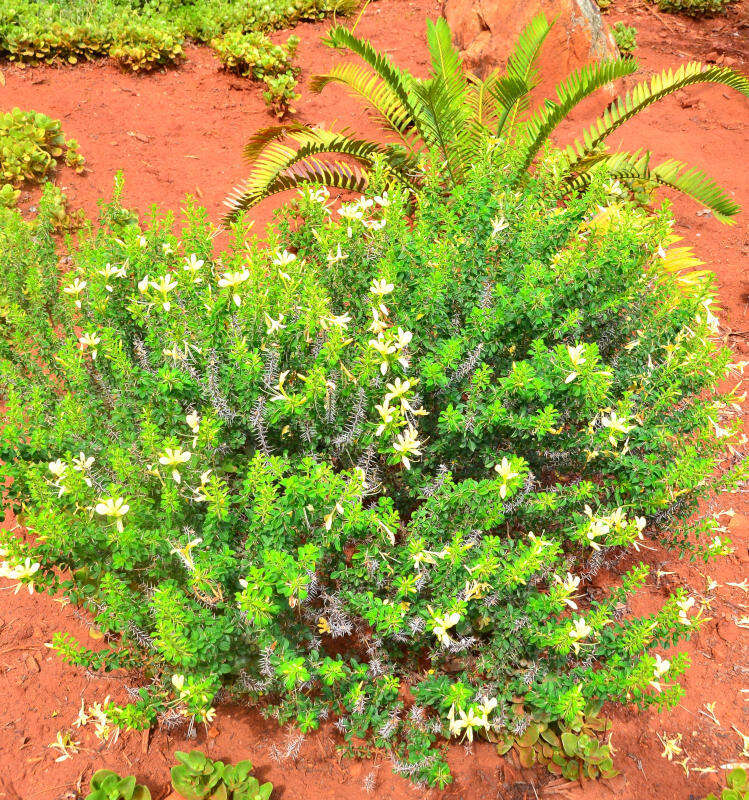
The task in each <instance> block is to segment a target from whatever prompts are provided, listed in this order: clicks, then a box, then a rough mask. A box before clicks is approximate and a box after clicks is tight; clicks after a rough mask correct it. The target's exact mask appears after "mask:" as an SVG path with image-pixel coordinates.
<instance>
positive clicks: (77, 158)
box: [0, 108, 85, 208]
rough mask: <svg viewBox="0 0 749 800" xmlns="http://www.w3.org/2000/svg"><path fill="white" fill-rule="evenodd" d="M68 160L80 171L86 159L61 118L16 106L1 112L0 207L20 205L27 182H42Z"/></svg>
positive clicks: (68, 162)
mask: <svg viewBox="0 0 749 800" xmlns="http://www.w3.org/2000/svg"><path fill="white" fill-rule="evenodd" d="M61 161H64V162H65V164H67V165H68V166H69V167H72V168H73V169H74V170H75V171H76V172H82V171H83V170H84V166H85V161H84V158H83V156H82V155H81V154H80V152H79V151H78V142H76V140H75V139H66V138H65V135H64V134H63V131H62V126H61V124H60V122H59V120H55V119H51V118H50V117H48V116H46V115H45V114H40V113H38V112H36V111H22V110H21V109H20V108H14V109H13V110H12V111H8V112H6V113H4V114H0V208H10V207H12V206H14V205H15V204H16V201H17V200H18V196H19V194H20V191H19V190H18V188H17V187H18V186H20V185H21V184H22V183H23V182H24V181H26V182H29V183H41V182H42V181H43V180H45V179H46V178H49V177H51V176H52V175H53V174H54V173H55V171H56V170H57V166H58V164H59V163H60V162H61Z"/></svg>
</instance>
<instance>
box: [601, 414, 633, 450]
mask: <svg viewBox="0 0 749 800" xmlns="http://www.w3.org/2000/svg"><path fill="white" fill-rule="evenodd" d="M601 425H603V427H604V428H609V429H610V430H611V431H612V433H610V434H609V441H610V442H611V444H612V445H616V437H615V436H614V434H613V432H614V431H617V432H618V433H629V432H630V431H631V430H632V429H633V428H634V425H627V418H626V417H620V416H619V415H618V414H617V413H616V411H612V412H611V415H610V416H608V417H606V416H603V417H601Z"/></svg>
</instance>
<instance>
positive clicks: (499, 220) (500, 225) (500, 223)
mask: <svg viewBox="0 0 749 800" xmlns="http://www.w3.org/2000/svg"><path fill="white" fill-rule="evenodd" d="M509 227H510V223H509V222H508V221H507V220H506V219H505V218H504V217H495V218H494V219H493V220H492V239H493V238H494V237H495V236H496V235H497V234H498V233H500V232H501V231H503V230H505V228H509Z"/></svg>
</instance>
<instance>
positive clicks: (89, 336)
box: [78, 333, 101, 361]
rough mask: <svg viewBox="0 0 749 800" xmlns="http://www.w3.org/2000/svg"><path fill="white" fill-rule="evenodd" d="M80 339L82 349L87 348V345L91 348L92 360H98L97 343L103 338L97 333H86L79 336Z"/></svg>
mask: <svg viewBox="0 0 749 800" xmlns="http://www.w3.org/2000/svg"><path fill="white" fill-rule="evenodd" d="M78 341H79V342H80V345H81V350H85V349H86V348H87V347H90V348H91V360H92V361H96V354H97V352H98V351H97V349H96V345H97V344H99V342H100V341H101V339H100V338H99V337H98V336H97V335H96V334H95V333H84V334H83V336H79V337H78Z"/></svg>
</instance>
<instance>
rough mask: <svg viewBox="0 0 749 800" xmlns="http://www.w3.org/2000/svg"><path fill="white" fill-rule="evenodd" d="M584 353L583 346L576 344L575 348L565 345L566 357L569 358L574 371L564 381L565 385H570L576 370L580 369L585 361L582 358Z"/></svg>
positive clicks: (575, 375)
mask: <svg viewBox="0 0 749 800" xmlns="http://www.w3.org/2000/svg"><path fill="white" fill-rule="evenodd" d="M584 352H585V345H584V344H578V345H576V346H575V347H572V346H571V345H567V355H568V356H569V358H570V361H571V362H572V366H573V367H574V370H573V372H571V373H570V374H569V375H568V376H567V377H566V378H565V379H564V382H565V383H572V381H574V380H575V378H576V377H577V375H578V373H577V370H578V368H579V367H581V366H582V365H583V364H584V363H585V361H586V359H585V358H583V353H584Z"/></svg>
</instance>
